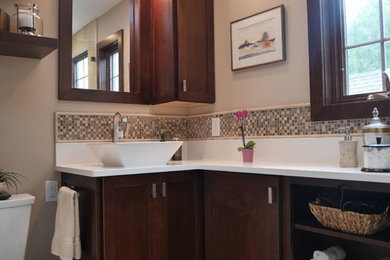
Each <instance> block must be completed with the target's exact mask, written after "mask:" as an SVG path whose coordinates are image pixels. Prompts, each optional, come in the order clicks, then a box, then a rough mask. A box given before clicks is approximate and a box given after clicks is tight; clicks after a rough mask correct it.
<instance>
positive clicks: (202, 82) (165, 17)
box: [151, 0, 215, 104]
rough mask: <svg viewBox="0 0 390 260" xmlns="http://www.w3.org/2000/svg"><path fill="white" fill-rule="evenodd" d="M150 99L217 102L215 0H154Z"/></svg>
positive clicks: (152, 100)
mask: <svg viewBox="0 0 390 260" xmlns="http://www.w3.org/2000/svg"><path fill="white" fill-rule="evenodd" d="M152 9H153V15H152V17H153V18H152V28H153V29H152V35H153V66H152V71H153V73H152V74H153V76H152V82H153V84H152V87H151V103H153V104H156V103H163V102H170V101H184V102H201V103H214V101H215V86H214V85H215V83H214V81H215V80H214V21H213V19H214V18H213V0H197V1H188V0H167V1H154V2H153V8H152Z"/></svg>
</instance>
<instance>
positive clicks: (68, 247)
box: [51, 186, 81, 260]
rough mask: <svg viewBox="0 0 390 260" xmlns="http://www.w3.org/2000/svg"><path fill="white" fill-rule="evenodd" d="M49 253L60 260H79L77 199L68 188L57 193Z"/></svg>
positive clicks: (62, 188)
mask: <svg viewBox="0 0 390 260" xmlns="http://www.w3.org/2000/svg"><path fill="white" fill-rule="evenodd" d="M51 253H52V254H53V255H57V256H59V257H60V258H61V259H62V260H72V259H81V243H80V223H79V199H78V196H77V192H76V191H74V190H71V189H69V188H68V187H65V186H63V187H61V188H60V190H59V191H58V203H57V213H56V223H55V231H54V237H53V241H52V244H51Z"/></svg>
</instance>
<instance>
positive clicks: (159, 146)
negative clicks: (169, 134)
mask: <svg viewBox="0 0 390 260" xmlns="http://www.w3.org/2000/svg"><path fill="white" fill-rule="evenodd" d="M182 144H183V142H181V141H178V142H123V143H121V142H119V143H89V144H88V147H89V148H91V150H92V151H93V152H94V153H95V155H96V156H97V157H98V158H99V159H100V160H101V161H102V163H103V165H104V166H107V167H146V166H161V165H166V164H167V162H168V161H169V160H170V159H171V157H172V155H173V154H174V153H175V152H176V151H177V149H179V147H180V146H181V145H182Z"/></svg>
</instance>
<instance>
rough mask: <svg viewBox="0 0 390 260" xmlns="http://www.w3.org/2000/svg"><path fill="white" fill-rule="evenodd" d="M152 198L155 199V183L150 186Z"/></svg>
mask: <svg viewBox="0 0 390 260" xmlns="http://www.w3.org/2000/svg"><path fill="white" fill-rule="evenodd" d="M152 198H153V199H155V198H157V184H156V183H153V184H152Z"/></svg>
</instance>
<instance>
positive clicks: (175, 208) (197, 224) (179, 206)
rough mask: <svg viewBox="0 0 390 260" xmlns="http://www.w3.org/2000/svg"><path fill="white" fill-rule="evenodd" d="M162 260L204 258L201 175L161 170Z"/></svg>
mask: <svg viewBox="0 0 390 260" xmlns="http://www.w3.org/2000/svg"><path fill="white" fill-rule="evenodd" d="M160 181H161V188H162V189H161V204H160V232H159V233H160V253H161V258H160V259H161V260H183V259H185V260H201V259H203V206H202V204H203V199H202V193H203V192H202V184H201V183H202V182H201V176H200V175H199V174H197V173H196V172H194V173H189V172H182V173H167V174H161V178H160Z"/></svg>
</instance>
